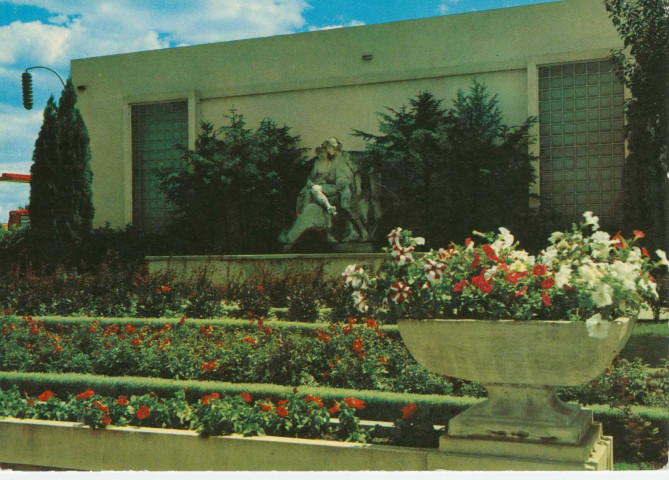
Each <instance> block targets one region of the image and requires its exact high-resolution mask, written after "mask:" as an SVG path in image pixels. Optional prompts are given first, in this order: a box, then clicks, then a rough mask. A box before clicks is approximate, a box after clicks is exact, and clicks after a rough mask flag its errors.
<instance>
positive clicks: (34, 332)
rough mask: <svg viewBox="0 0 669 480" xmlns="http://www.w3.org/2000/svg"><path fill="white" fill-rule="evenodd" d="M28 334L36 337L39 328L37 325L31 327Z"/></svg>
mask: <svg viewBox="0 0 669 480" xmlns="http://www.w3.org/2000/svg"><path fill="white" fill-rule="evenodd" d="M30 333H32V334H33V335H37V334H38V333H39V327H38V326H37V325H33V326H32V327H31V328H30Z"/></svg>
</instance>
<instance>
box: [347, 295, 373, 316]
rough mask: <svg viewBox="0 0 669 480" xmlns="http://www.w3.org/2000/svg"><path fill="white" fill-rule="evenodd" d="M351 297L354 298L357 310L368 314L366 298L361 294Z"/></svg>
mask: <svg viewBox="0 0 669 480" xmlns="http://www.w3.org/2000/svg"><path fill="white" fill-rule="evenodd" d="M351 297H352V298H353V303H354V304H355V308H357V309H358V311H359V312H361V313H366V312H367V310H369V306H368V305H367V301H366V299H365V296H364V295H363V294H362V293H361V292H353V293H352V294H351Z"/></svg>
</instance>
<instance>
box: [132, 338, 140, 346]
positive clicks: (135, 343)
mask: <svg viewBox="0 0 669 480" xmlns="http://www.w3.org/2000/svg"><path fill="white" fill-rule="evenodd" d="M130 344H131V345H132V346H133V347H139V344H140V341H139V338H138V337H134V338H133V339H132V340H130Z"/></svg>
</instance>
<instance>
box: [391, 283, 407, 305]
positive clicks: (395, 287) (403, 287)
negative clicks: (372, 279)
mask: <svg viewBox="0 0 669 480" xmlns="http://www.w3.org/2000/svg"><path fill="white" fill-rule="evenodd" d="M390 290H391V291H392V293H391V294H390V297H391V298H392V299H393V302H395V303H403V302H404V301H405V300H406V299H407V298H408V297H409V295H411V289H410V288H409V286H408V285H407V284H406V283H404V282H394V283H393V284H392V285H391V286H390Z"/></svg>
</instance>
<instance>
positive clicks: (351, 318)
mask: <svg viewBox="0 0 669 480" xmlns="http://www.w3.org/2000/svg"><path fill="white" fill-rule="evenodd" d="M346 322H347V323H348V324H349V325H355V324H356V323H358V319H357V318H355V317H348V320H346Z"/></svg>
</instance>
